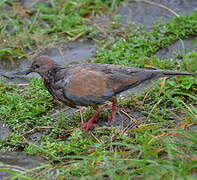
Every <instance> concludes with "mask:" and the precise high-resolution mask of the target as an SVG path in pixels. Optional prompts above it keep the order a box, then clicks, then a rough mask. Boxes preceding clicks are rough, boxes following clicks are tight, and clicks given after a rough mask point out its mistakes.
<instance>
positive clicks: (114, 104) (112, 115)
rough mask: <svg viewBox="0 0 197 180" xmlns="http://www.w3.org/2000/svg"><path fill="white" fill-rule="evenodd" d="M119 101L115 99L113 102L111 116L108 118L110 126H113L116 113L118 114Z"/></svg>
mask: <svg viewBox="0 0 197 180" xmlns="http://www.w3.org/2000/svg"><path fill="white" fill-rule="evenodd" d="M116 105H117V100H116V99H113V100H112V110H111V114H110V115H109V116H108V124H110V125H111V124H113V123H114V120H115V116H116V112H117V107H116Z"/></svg>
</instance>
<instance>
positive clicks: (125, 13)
mask: <svg viewBox="0 0 197 180" xmlns="http://www.w3.org/2000/svg"><path fill="white" fill-rule="evenodd" d="M196 9H197V1H196V0H151V1H148V0H147V1H146V0H141V1H140V0H139V1H126V2H124V3H123V4H122V6H121V7H120V8H118V11H117V12H118V14H119V15H121V16H122V18H121V19H120V20H121V22H122V23H123V24H128V23H137V24H142V25H148V26H150V25H152V24H154V22H155V21H167V20H169V19H170V18H172V17H174V16H177V15H183V14H190V13H192V12H193V11H194V10H196Z"/></svg>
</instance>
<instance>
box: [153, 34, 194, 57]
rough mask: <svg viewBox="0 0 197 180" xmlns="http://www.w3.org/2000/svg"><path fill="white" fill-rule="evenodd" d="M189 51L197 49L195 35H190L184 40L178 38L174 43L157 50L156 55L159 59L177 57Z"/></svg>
mask: <svg viewBox="0 0 197 180" xmlns="http://www.w3.org/2000/svg"><path fill="white" fill-rule="evenodd" d="M189 51H197V37H190V38H188V39H184V40H178V41H176V42H175V43H174V44H171V45H170V46H167V47H165V48H163V49H161V50H159V51H157V53H156V56H157V57H159V58H161V59H167V58H177V59H178V56H179V55H185V54H187V53H188V52H189Z"/></svg>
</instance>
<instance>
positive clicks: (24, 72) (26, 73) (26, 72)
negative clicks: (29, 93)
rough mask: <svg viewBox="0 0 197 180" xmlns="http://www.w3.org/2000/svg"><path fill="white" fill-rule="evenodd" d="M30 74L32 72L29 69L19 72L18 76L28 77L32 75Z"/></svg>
mask: <svg viewBox="0 0 197 180" xmlns="http://www.w3.org/2000/svg"><path fill="white" fill-rule="evenodd" d="M32 72H33V71H32V69H31V68H29V69H26V70H24V71H22V72H20V74H24V75H28V74H30V73H32Z"/></svg>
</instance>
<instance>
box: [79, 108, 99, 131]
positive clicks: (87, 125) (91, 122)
mask: <svg viewBox="0 0 197 180" xmlns="http://www.w3.org/2000/svg"><path fill="white" fill-rule="evenodd" d="M99 116H100V109H99V108H96V113H95V114H94V115H93V116H92V117H91V118H90V119H89V121H88V122H86V123H81V128H84V129H85V130H86V131H87V130H88V129H89V128H90V127H94V126H97V124H94V122H95V121H97V120H98V118H99Z"/></svg>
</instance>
